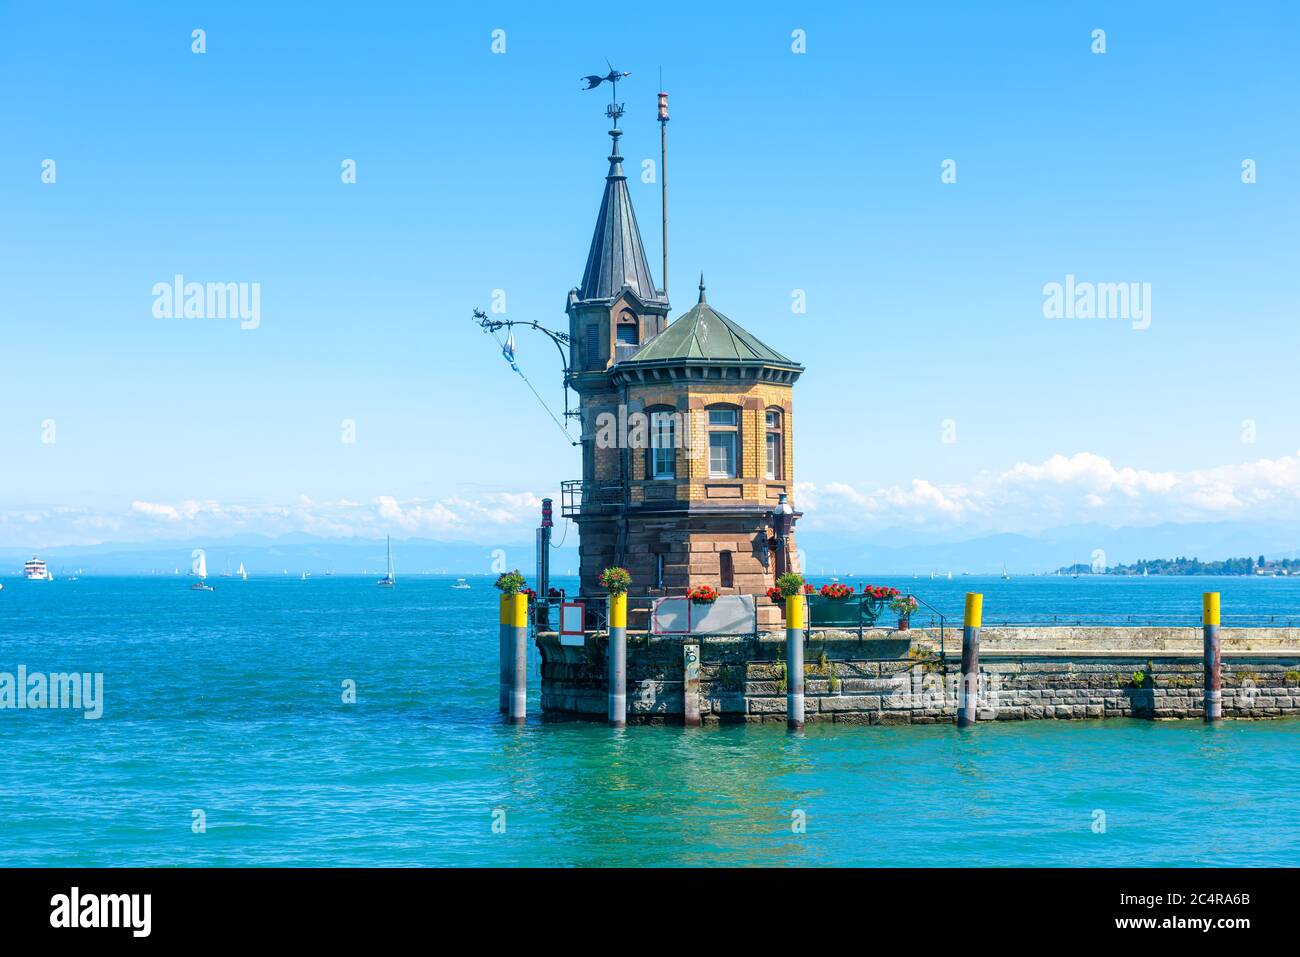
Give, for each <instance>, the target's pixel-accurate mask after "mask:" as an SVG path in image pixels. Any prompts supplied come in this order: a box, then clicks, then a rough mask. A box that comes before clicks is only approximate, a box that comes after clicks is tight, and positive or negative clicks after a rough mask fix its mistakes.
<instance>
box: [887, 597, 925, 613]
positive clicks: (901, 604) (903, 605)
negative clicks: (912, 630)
mask: <svg viewBox="0 0 1300 957" xmlns="http://www.w3.org/2000/svg"><path fill="white" fill-rule="evenodd" d="M919 607H920V605H919V603H918V602H917V600H916V599H915V598H913V597H912V596H911V595H895V596H894V597H893V598H891V599H889V608H890V610H891V611H892V612H894V614H896V615H898V617H899V618H910V617H911V616H912V615H913V614H915V612H916V609H917V608H919Z"/></svg>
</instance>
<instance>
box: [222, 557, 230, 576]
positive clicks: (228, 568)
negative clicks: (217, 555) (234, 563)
mask: <svg viewBox="0 0 1300 957" xmlns="http://www.w3.org/2000/svg"><path fill="white" fill-rule="evenodd" d="M221 577H222V578H229V577H230V559H229V558H227V559H226V570H225V571H224V572H222V573H221Z"/></svg>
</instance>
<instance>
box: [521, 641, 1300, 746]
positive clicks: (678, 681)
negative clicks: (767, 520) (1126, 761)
mask: <svg viewBox="0 0 1300 957" xmlns="http://www.w3.org/2000/svg"><path fill="white" fill-rule="evenodd" d="M1167 630H1168V631H1170V632H1176V631H1185V630H1186V629H1181V630H1180V629H1167ZM1072 631H1073V632H1074V633H1073V635H1072V636H1071V637H1072V639H1074V640H1076V641H1077V642H1078V643H1080V644H1087V641H1086V639H1087V637H1088V635H1087V632H1088V629H1073V630H1072ZM1106 631H1107V632H1108V634H1107V635H1106V638H1107V642H1108V644H1109V645H1110V647H1108V648H1098V647H1092V648H1086V647H1081V648H1077V649H1075V650H1071V651H1060V650H1057V649H1046V648H1022V649H1019V650H1015V649H1009V648H1003V649H1001V650H992V649H991V648H990V650H987V651H985V650H983V649H982V650H981V667H980V675H981V687H980V699H979V700H980V712H979V719H980V720H983V721H1017V720H1030V719H1085V718H1109V717H1130V718H1148V719H1166V718H1169V719H1178V718H1195V719H1198V720H1199V719H1200V718H1201V717H1202V710H1201V707H1202V681H1203V676H1202V668H1201V661H1200V655H1199V651H1193V650H1191V649H1186V648H1181V647H1180V648H1173V649H1166V650H1161V651H1156V650H1153V649H1150V648H1134V647H1124V646H1123V644H1124V643H1123V641H1121V640H1120V638H1122V636H1116V635H1115V634H1114V631H1115V630H1114V629H1107V630H1106ZM1145 631H1146V632H1147V634H1146V636H1145V638H1146V639H1150V637H1151V636H1150V629H1147V630H1145ZM1259 632H1260V637H1259V641H1258V642H1257V643H1258V644H1261V645H1266V646H1269V647H1266V648H1264V649H1263V650H1251V649H1249V648H1246V649H1238V650H1234V651H1230V652H1229V651H1227V650H1226V644H1225V656H1224V663H1223V713H1224V717H1225V718H1240V719H1260V718H1279V717H1289V716H1300V645H1294V644H1293V645H1291V647H1289V648H1286V647H1275V646H1274V645H1276V643H1277V641H1278V636H1277V635H1273V634H1266V633H1267V632H1269V630H1268V629H1259ZM991 637H992V636H991ZM1054 637H1055V638H1058V639H1059V638H1061V637H1062V636H1060V635H1056V636H1054ZM1178 637H1179V636H1178V635H1172V636H1169V643H1172V644H1181V641H1175V640H1174V639H1176V638H1178ZM930 638H931V636H930V635H928V634H927V633H925V632H921V631H917V632H895V631H889V630H885V629H878V630H873V631H872V632H871V635H870V637H866V638H863V639H858V638H857V637H856V636H849V635H846V634H844V633H841V632H828V633H816V632H814V633H813V636H812V637H811V638H810V639H809V640H808V642H807V646H806V648H805V716H806V720H807V721H809V722H814V721H823V722H825V721H830V722H835V723H843V724H935V723H950V722H952V721H953V720H954V719H955V716H956V692H957V681H958V668H959V663H960V651H961V649H960V636H959V635H958V636H957V639H956V641H957V643H956V644H955V645H954V644H952V643H948V644H947V647H946V655H944V656H942V657H941V656H940V655H939V654H938V653H937V651H936V650H935V649H933V648H931V647H930ZM1025 642H1026V639H1024V638H1023V637H1022V639H1021V643H1022V644H1024V643H1025ZM1148 643H1149V642H1148ZM994 644H996V641H990V646H992V645H994ZM538 646H539V648H540V649H541V653H542V710H543V713H544V714H545V715H547V716H550V717H564V716H568V717H582V716H587V717H593V718H601V717H603V716H604V715H605V709H606V694H607V691H608V689H607V684H606V677H605V674H606V672H605V638H604V637H603V636H602V635H588V636H587V639H586V644H585V646H584V647H581V648H578V647H562V646H560V645H559V643H558V640H557V639H556V638H555V637H554V636H552V635H541V636H539V638H538ZM700 647H701V667H700V696H699V706H700V714H701V718H702V720H703V721H704V722H705V723H718V722H768V721H770V722H782V723H783V722H784V721H785V707H786V697H785V694H786V684H785V682H786V677H787V676H786V674H785V642H784V637H783V636H781V635H763V636H760V637H759V638H758V639H755V638H753V637H734V638H730V637H728V638H709V639H705V640H704V641H703V642H702V643H701V646H700ZM627 665H628V667H627V674H628V687H627V694H628V720H629V721H630V722H636V721H640V722H645V721H664V722H675V721H676V722H679V721H681V715H682V712H683V707H684V704H685V702H684V697H683V682H682V673H683V668H682V642H681V640H679V639H658V638H647V637H645V636H629V642H628V654H627Z"/></svg>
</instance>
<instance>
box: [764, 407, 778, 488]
mask: <svg viewBox="0 0 1300 957" xmlns="http://www.w3.org/2000/svg"><path fill="white" fill-rule="evenodd" d="M766 421H767V446H766V453H767V461H766V466H767V467H766V469H765V470H764V474H765V475H766V477H767V478H769V479H779V478H780V477H781V413H780V412H778V411H776V410H775V409H768V410H767V416H766Z"/></svg>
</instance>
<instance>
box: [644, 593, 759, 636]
mask: <svg viewBox="0 0 1300 957" xmlns="http://www.w3.org/2000/svg"><path fill="white" fill-rule="evenodd" d="M650 622H651V624H650V627H651V629H652V631H653V632H654V634H656V635H685V634H691V635H748V634H751V633H752V632H753V631H754V596H753V595H723V596H722V597H720V598H719V599H718V600H717V601H715V602H714V603H713V604H711V605H693V604H691V603H690V601H688V600H687V599H685V598H658V599H656V600H655V602H654V607H653V612H652V614H651V619H650Z"/></svg>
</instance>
